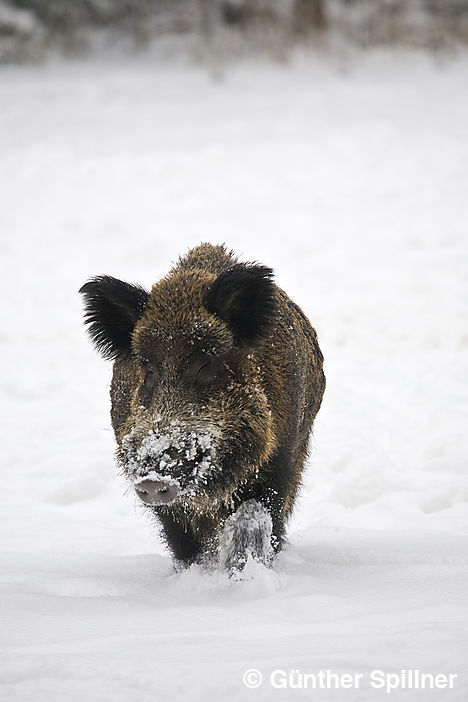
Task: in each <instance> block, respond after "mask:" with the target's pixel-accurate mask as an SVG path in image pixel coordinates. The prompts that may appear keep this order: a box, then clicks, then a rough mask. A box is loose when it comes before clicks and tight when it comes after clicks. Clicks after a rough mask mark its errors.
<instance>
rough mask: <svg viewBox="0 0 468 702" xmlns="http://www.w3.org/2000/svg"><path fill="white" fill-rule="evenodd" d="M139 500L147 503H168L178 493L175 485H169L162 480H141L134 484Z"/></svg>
mask: <svg viewBox="0 0 468 702" xmlns="http://www.w3.org/2000/svg"><path fill="white" fill-rule="evenodd" d="M135 491H136V494H137V495H138V497H139V498H140V500H142V501H143V502H145V503H146V504H147V505H168V504H170V503H171V502H173V501H174V500H175V498H176V497H177V495H178V494H179V489H178V487H177V485H170V484H168V483H165V482H164V481H162V480H143V482H141V483H138V484H137V485H135Z"/></svg>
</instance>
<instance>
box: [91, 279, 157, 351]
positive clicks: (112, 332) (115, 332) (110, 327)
mask: <svg viewBox="0 0 468 702" xmlns="http://www.w3.org/2000/svg"><path fill="white" fill-rule="evenodd" d="M79 292H80V293H82V294H83V295H84V299H85V323H86V324H87V325H88V332H89V335H90V337H91V340H92V341H93V343H94V345H95V347H96V349H97V350H98V351H99V352H100V353H101V355H102V356H103V357H104V358H107V359H109V360H114V359H115V358H117V356H118V355H119V353H127V352H128V351H129V350H130V337H131V333H132V331H133V328H134V326H135V324H136V322H137V321H138V319H139V317H140V316H141V314H142V312H143V310H144V308H145V305H146V303H147V301H148V293H147V292H146V290H144V289H143V288H141V287H140V286H139V285H130V283H124V282H123V281H122V280H117V278H112V277H111V276H110V275H101V276H96V277H95V278H92V279H91V280H89V281H88V282H87V283H85V284H84V285H83V286H82V287H81V288H80V290H79Z"/></svg>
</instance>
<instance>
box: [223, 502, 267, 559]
mask: <svg viewBox="0 0 468 702" xmlns="http://www.w3.org/2000/svg"><path fill="white" fill-rule="evenodd" d="M273 555H274V551H273V547H272V521H271V516H270V514H269V512H268V510H267V509H266V508H265V506H264V505H263V504H262V503H261V502H257V500H247V501H246V502H242V503H241V504H240V505H239V507H238V508H237V510H236V511H235V512H234V513H233V514H231V515H230V516H229V517H228V518H227V519H226V521H225V522H224V525H223V528H222V530H221V532H220V535H219V541H218V557H219V564H220V566H221V567H222V568H225V569H226V570H227V571H229V572H232V571H236V570H242V569H243V568H244V566H245V564H246V563H247V560H248V558H249V557H252V558H253V559H254V560H255V561H258V562H260V563H263V564H264V565H269V564H270V563H271V560H272V558H273Z"/></svg>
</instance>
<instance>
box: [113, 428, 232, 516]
mask: <svg viewBox="0 0 468 702" xmlns="http://www.w3.org/2000/svg"><path fill="white" fill-rule="evenodd" d="M215 445H216V434H215V432H214V431H194V430H189V429H187V428H185V427H181V426H177V425H175V424H174V425H172V426H170V427H169V429H167V430H165V431H160V430H159V429H158V430H157V431H154V430H149V431H147V432H146V433H144V434H143V435H142V434H141V433H140V432H138V431H137V430H132V431H131V432H130V433H129V434H127V435H126V436H125V437H124V438H123V440H122V449H121V454H120V461H121V463H122V464H123V467H124V471H125V473H126V475H127V477H128V478H129V479H130V481H131V482H132V483H133V485H134V488H135V491H136V493H137V495H138V497H139V498H140V499H141V500H142V501H143V502H144V503H146V504H150V505H169V504H172V503H173V502H175V501H176V500H180V499H184V500H189V499H190V498H193V497H196V495H197V494H199V493H200V492H201V491H203V489H204V487H205V486H206V485H207V483H208V481H209V479H210V477H211V476H212V475H213V473H215V472H216V471H217V469H218V466H217V460H216V448H215Z"/></svg>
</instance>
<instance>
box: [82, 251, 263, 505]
mask: <svg viewBox="0 0 468 702" xmlns="http://www.w3.org/2000/svg"><path fill="white" fill-rule="evenodd" d="M81 292H82V293H83V294H84V295H85V305H86V322H87V323H88V325H89V331H90V334H91V337H92V339H93V340H94V342H95V345H96V346H97V347H98V349H99V350H100V351H101V353H102V354H103V355H104V356H105V357H107V358H112V359H114V361H115V363H114V374H113V381H112V386H111V399H112V422H113V427H114V431H115V435H116V438H117V442H118V446H119V449H118V457H119V462H120V463H121V465H122V466H123V469H124V471H125V474H126V475H127V477H128V478H129V480H130V481H131V482H132V483H133V485H134V487H135V490H136V492H137V494H138V496H139V497H140V498H141V500H142V501H143V502H145V503H146V504H150V505H154V506H156V507H157V508H158V509H160V510H163V511H164V510H167V509H171V510H173V509H181V510H185V511H186V510H188V509H190V508H193V509H196V510H197V511H198V512H203V511H209V509H210V506H211V507H213V506H214V505H215V504H219V503H220V502H226V503H229V501H230V500H231V499H232V496H233V494H234V492H235V490H236V489H237V488H238V487H240V485H242V484H244V483H245V482H246V481H247V479H248V478H249V477H250V475H251V474H252V471H254V470H256V467H258V465H260V464H261V463H262V462H263V461H265V460H267V459H268V458H269V457H270V456H271V454H272V452H273V450H274V448H275V439H274V433H273V427H272V420H271V412H270V410H269V407H268V403H267V400H266V397H265V394H264V392H263V383H262V382H261V380H260V374H261V369H260V368H258V367H257V363H256V362H255V354H254V353H253V351H254V350H255V348H256V347H258V345H260V344H262V341H263V339H264V337H265V335H266V334H267V332H268V330H269V329H270V327H271V324H272V321H273V319H274V315H275V286H274V284H273V282H272V272H271V270H270V269H269V268H265V267H262V266H256V265H249V264H236V265H234V266H231V268H229V270H226V271H225V272H223V273H221V274H219V275H218V276H216V275H215V274H213V273H211V272H209V271H206V270H199V269H195V270H183V269H175V270H173V271H172V273H171V274H169V275H168V276H167V277H166V278H163V279H162V280H161V281H159V282H158V283H156V284H155V285H154V286H153V288H152V290H151V292H150V293H149V294H148V293H146V291H144V290H143V289H142V288H139V287H136V286H131V285H129V284H128V283H123V282H122V281H118V280H116V279H114V278H110V277H107V276H105V277H99V278H94V279H93V280H91V281H89V282H88V283H86V284H85V285H84V286H83V287H82V288H81Z"/></svg>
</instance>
